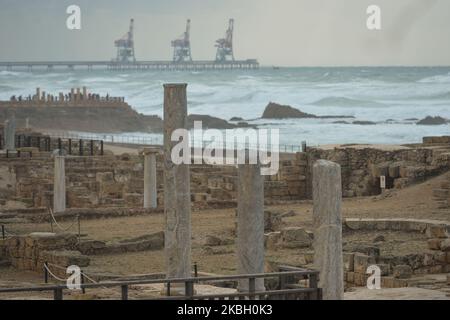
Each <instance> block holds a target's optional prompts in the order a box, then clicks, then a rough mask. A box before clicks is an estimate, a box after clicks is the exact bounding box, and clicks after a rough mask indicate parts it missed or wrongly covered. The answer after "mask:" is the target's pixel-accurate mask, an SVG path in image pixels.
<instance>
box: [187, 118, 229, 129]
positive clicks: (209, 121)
mask: <svg viewBox="0 0 450 320" xmlns="http://www.w3.org/2000/svg"><path fill="white" fill-rule="evenodd" d="M194 121H201V122H202V127H203V129H206V128H213V129H233V128H236V125H234V124H232V123H229V122H228V121H226V120H223V119H220V118H216V117H211V116H208V115H202V114H190V115H189V116H188V121H187V122H188V124H187V125H188V129H192V128H193V127H194Z"/></svg>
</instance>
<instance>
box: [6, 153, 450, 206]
mask: <svg viewBox="0 0 450 320" xmlns="http://www.w3.org/2000/svg"><path fill="white" fill-rule="evenodd" d="M74 148H75V149H76V146H75V147H74ZM74 152H76V150H75V151H74ZM449 154H450V153H449V149H446V148H443V147H439V148H420V147H419V148H413V149H402V150H395V151H383V150H379V149H372V148H365V149H357V148H351V147H348V148H339V149H332V150H323V149H313V148H311V149H308V151H307V152H306V153H304V152H300V153H297V154H282V155H281V158H280V169H279V171H278V173H277V174H276V175H274V176H266V177H265V183H264V193H265V201H266V202H267V203H277V202H282V201H288V200H302V199H310V198H311V190H312V188H311V180H312V173H311V168H312V165H313V163H314V161H316V160H317V159H327V160H331V161H334V162H337V163H339V164H340V165H341V168H342V185H343V187H342V189H343V195H344V196H345V197H354V196H368V195H377V194H380V192H381V189H380V176H381V175H384V176H386V185H387V188H403V187H405V186H408V185H410V184H413V183H417V182H422V181H424V180H426V179H427V178H429V177H432V176H434V175H436V174H438V173H441V172H443V171H446V170H448V169H449V168H450V156H449ZM143 171H144V170H143V158H142V157H139V156H137V155H128V154H123V155H121V156H113V155H111V154H106V155H105V156H94V157H67V159H66V179H67V180H66V184H67V188H66V189H67V196H66V198H67V207H68V208H89V207H100V208H102V207H142V206H143V188H144V182H143ZM0 173H1V175H0V205H5V204H6V202H7V201H10V200H15V201H20V202H23V203H24V204H25V205H26V206H28V207H46V206H47V205H48V204H49V203H50V204H51V203H52V196H53V194H52V192H53V191H52V190H53V160H52V159H51V158H50V157H49V154H41V155H38V156H37V157H35V156H33V157H31V158H30V157H27V158H20V159H17V158H10V159H6V158H2V157H0ZM157 181H158V185H157V190H158V204H159V205H161V204H162V203H163V171H162V157H161V156H159V157H158V158H157ZM236 181H237V171H236V168H235V167H234V166H208V165H192V166H191V196H192V201H193V205H194V207H195V208H211V207H213V208H214V207H217V208H223V207H234V206H235V205H236V192H237V188H236ZM441 189H442V190H437V191H435V195H436V196H439V197H438V198H439V199H440V201H441V202H442V205H445V206H447V205H448V200H449V199H448V190H447V189H448V186H447V184H445V185H443V186H442V188H441ZM441 198H442V199H441Z"/></svg>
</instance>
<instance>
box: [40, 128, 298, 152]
mask: <svg viewBox="0 0 450 320" xmlns="http://www.w3.org/2000/svg"><path fill="white" fill-rule="evenodd" d="M44 134H45V135H47V136H50V137H55V138H56V137H59V138H64V139H87V140H102V141H104V142H110V143H117V144H135V145H151V146H162V145H163V136H162V135H157V134H155V136H153V137H152V136H139V135H128V134H121V135H117V134H92V133H70V132H46V133H44ZM189 143H190V145H191V146H192V147H193V148H200V147H201V148H203V149H204V148H205V147H209V148H214V141H208V140H194V139H191V140H190V142H189ZM216 146H217V145H216ZM234 146H235V147H236V148H237V149H238V150H239V149H256V150H261V149H264V150H268V151H270V150H271V147H272V145H270V144H268V145H267V146H265V148H263V146H262V145H258V144H252V143H248V142H246V143H236V142H235V143H234ZM224 147H225V148H226V144H224ZM305 149H306V142H302V144H301V145H294V144H290V145H289V144H280V145H278V150H279V152H284V153H297V152H302V151H305Z"/></svg>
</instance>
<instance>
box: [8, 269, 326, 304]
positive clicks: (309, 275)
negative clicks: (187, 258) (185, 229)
mask: <svg viewBox="0 0 450 320" xmlns="http://www.w3.org/2000/svg"><path fill="white" fill-rule="evenodd" d="M286 270H290V271H282V272H272V273H258V274H241V275H231V276H207V277H193V278H174V279H150V280H134V281H109V282H99V283H82V284H81V285H80V289H81V290H84V291H86V290H87V289H95V288H112V287H117V288H120V296H121V300H128V299H129V287H130V286H133V285H145V284H164V285H165V287H166V290H167V296H164V297H156V298H152V300H153V299H154V300H161V299H162V300H274V299H276V300H321V299H322V290H321V289H320V288H318V275H319V272H318V271H314V270H306V269H300V268H292V267H289V269H286ZM267 278H278V288H277V289H276V290H267V291H256V279H267ZM299 279H308V286H307V287H301V286H300V285H299V284H298V280H299ZM238 280H247V281H248V291H247V292H236V293H225V294H208V295H197V294H196V293H195V290H194V286H195V284H198V283H219V282H225V281H238ZM175 284H178V285H179V286H180V285H181V284H183V287H184V295H179V296H170V294H171V292H170V290H171V287H172V285H175ZM64 290H69V289H68V288H67V286H64V285H50V286H36V287H25V288H4V289H0V294H2V293H19V292H50V291H52V292H53V298H54V300H63V295H64Z"/></svg>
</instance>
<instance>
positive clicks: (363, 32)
mask: <svg viewBox="0 0 450 320" xmlns="http://www.w3.org/2000/svg"><path fill="white" fill-rule="evenodd" d="M71 4H76V5H79V6H80V7H81V10H82V17H81V20H82V24H81V26H82V30H80V31H70V30H68V29H67V28H66V19H67V16H68V15H67V14H66V8H67V6H69V5H71ZM371 4H377V5H379V6H380V7H381V9H382V30H381V31H369V30H367V28H366V19H367V14H366V9H367V7H368V6H369V5H371ZM132 17H133V18H134V19H135V41H136V44H135V46H136V56H137V59H138V60H169V59H171V57H172V48H171V47H170V41H171V40H173V39H174V38H176V37H177V36H179V35H180V34H181V33H182V32H183V31H184V28H185V22H186V19H187V18H190V19H191V20H192V29H191V30H192V35H191V43H192V55H193V58H194V59H198V60H210V59H213V58H214V57H215V48H214V41H215V40H216V39H218V38H220V37H223V35H224V33H225V30H226V28H227V23H228V19H229V18H231V17H233V18H235V43H234V47H235V56H236V58H237V59H247V58H257V59H259V61H260V62H261V63H262V64H264V65H282V66H330V65H450V32H449V31H450V1H449V0H127V1H123V0H69V1H67V0H0V43H1V45H0V60H2V61H7V60H87V59H90V60H109V59H111V58H112V57H113V56H115V49H114V45H113V42H114V40H116V39H118V38H120V37H121V36H122V35H123V34H125V32H126V31H127V29H128V24H129V19H130V18H132Z"/></svg>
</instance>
